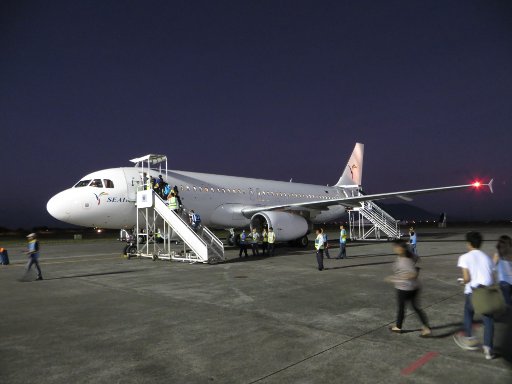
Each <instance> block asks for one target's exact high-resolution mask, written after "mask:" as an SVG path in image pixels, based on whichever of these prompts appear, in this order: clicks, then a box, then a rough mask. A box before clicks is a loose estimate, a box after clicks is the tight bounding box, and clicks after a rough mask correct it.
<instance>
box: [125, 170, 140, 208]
mask: <svg viewBox="0 0 512 384" xmlns="http://www.w3.org/2000/svg"><path fill="white" fill-rule="evenodd" d="M124 175H125V178H126V184H127V185H126V186H127V191H128V194H127V197H128V200H129V201H137V188H138V186H139V185H141V184H142V180H141V177H140V175H139V172H138V171H137V169H135V168H134V169H133V170H132V169H130V170H126V169H125V170H124Z"/></svg>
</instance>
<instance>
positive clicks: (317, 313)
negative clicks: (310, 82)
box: [0, 227, 512, 384]
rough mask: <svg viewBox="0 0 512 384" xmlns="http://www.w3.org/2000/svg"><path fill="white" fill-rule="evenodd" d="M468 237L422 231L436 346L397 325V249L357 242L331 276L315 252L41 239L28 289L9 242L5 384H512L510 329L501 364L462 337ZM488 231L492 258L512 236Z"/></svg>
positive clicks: (1, 357) (410, 317) (411, 322)
mask: <svg viewBox="0 0 512 384" xmlns="http://www.w3.org/2000/svg"><path fill="white" fill-rule="evenodd" d="M466 231H467V229H466V228H447V229H442V230H441V229H433V228H431V229H426V228H424V229H421V230H419V231H418V239H419V244H418V251H419V254H420V256H421V262H420V265H421V280H422V284H423V290H422V294H421V304H422V307H423V308H424V309H425V311H426V313H427V315H428V317H429V319H430V322H431V324H432V327H433V334H434V336H433V337H431V338H428V339H422V338H420V337H419V331H420V326H421V324H420V322H419V320H418V319H417V317H416V315H415V314H414V313H413V312H412V310H410V308H409V309H408V312H407V317H406V320H405V324H404V329H405V330H406V332H404V333H403V334H393V333H391V332H390V331H389V330H388V326H389V325H391V324H392V323H394V316H395V310H396V304H395V292H394V288H393V286H391V285H390V284H388V283H385V282H384V277H385V276H387V275H389V274H390V273H391V265H392V263H393V261H394V258H395V257H394V255H393V254H392V249H391V245H390V244H389V243H386V242H380V243H376V242H373V243H363V242H356V243H350V244H349V245H348V247H347V253H348V256H349V259H348V260H326V261H325V266H326V268H327V269H326V270H324V271H322V272H320V271H318V270H317V269H316V260H315V256H314V252H313V251H312V249H297V248H287V247H278V248H277V249H276V256H275V257H273V258H248V259H241V260H239V259H238V250H236V249H234V248H227V256H228V258H229V260H228V262H226V263H223V264H218V265H202V264H195V265H190V264H186V263H178V262H168V261H151V260H150V259H130V260H127V259H125V258H123V257H122V256H121V249H122V244H120V243H119V242H116V241H112V242H110V241H102V242H97V243H95V242H85V241H84V242H80V241H75V242H67V243H61V244H59V243H57V244H51V243H47V244H45V243H41V263H42V269H43V275H44V278H45V280H43V281H28V282H20V281H18V279H19V277H20V276H21V275H22V274H23V265H24V262H25V257H24V256H23V255H22V254H21V251H22V248H21V247H15V248H11V249H9V254H10V258H11V262H12V264H11V265H9V266H0V293H1V299H0V305H1V312H0V313H1V322H0V383H2V384H11V383H12V384H15V383H24V384H25V383H247V384H249V383H265V384H271V383H341V382H343V383H451V384H456V383H465V384H467V383H484V382H486V383H507V384H510V383H511V382H512V371H511V366H510V365H509V364H508V363H507V361H506V358H504V356H503V347H504V343H505V341H504V333H505V328H506V327H507V326H510V323H507V322H501V323H497V324H496V336H495V343H496V350H497V353H498V356H497V357H496V359H494V360H491V361H487V360H485V359H484V356H483V353H482V352H481V351H480V350H479V351H471V352H469V351H464V350H462V349H460V348H459V347H458V346H457V345H456V344H455V343H454V342H453V339H452V335H453V334H454V333H455V332H457V331H459V330H460V327H461V322H462V317H463V300H464V298H463V293H462V292H463V291H462V287H461V286H460V285H458V283H457V278H458V277H460V271H459V270H458V268H457V267H456V263H457V258H458V256H459V255H460V254H462V253H464V252H465V243H464V241H463V238H464V233H465V232H466ZM482 232H483V233H484V237H485V238H486V240H487V241H486V243H485V244H484V247H483V249H484V251H486V252H488V253H489V254H492V253H493V250H494V245H495V240H497V238H498V236H499V235H501V234H507V233H508V234H510V232H511V228H510V227H509V228H496V227H491V228H486V229H484V230H483V231H482ZM330 238H336V235H335V234H334V233H333V234H332V235H331V236H330ZM331 246H332V248H331V257H334V256H336V254H337V244H336V242H333V243H332V245H331ZM33 277H35V276H32V277H31V280H32V278H33ZM475 332H476V335H477V336H478V337H480V338H481V337H482V327H481V325H480V324H479V323H478V322H477V323H476V324H475ZM500 350H501V351H502V352H501V355H500Z"/></svg>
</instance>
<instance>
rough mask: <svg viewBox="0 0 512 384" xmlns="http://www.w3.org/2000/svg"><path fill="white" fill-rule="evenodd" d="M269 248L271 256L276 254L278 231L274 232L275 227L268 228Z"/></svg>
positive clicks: (268, 251) (268, 252)
mask: <svg viewBox="0 0 512 384" xmlns="http://www.w3.org/2000/svg"><path fill="white" fill-rule="evenodd" d="M267 236H268V248H267V254H268V255H269V256H274V255H275V252H274V249H275V244H276V233H275V232H274V228H272V227H270V228H269V229H268V235H267Z"/></svg>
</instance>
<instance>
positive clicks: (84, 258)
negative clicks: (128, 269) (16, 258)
mask: <svg viewBox="0 0 512 384" xmlns="http://www.w3.org/2000/svg"><path fill="white" fill-rule="evenodd" d="M100 255H104V256H112V255H118V256H117V257H88V256H87V255H85V256H69V257H54V258H52V259H44V261H40V262H39V263H40V264H41V265H52V264H64V263H83V262H85V261H93V260H112V259H118V258H119V259H122V258H123V256H122V255H120V256H119V253H117V252H116V253H104V254H98V255H95V256H100ZM76 258H82V260H68V259H76ZM47 260H50V261H49V262H48V261H47ZM52 260H61V261H52ZM26 264H27V263H26V262H15V263H11V264H10V266H11V268H12V267H24V266H25V265H26Z"/></svg>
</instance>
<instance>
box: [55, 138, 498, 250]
mask: <svg viewBox="0 0 512 384" xmlns="http://www.w3.org/2000/svg"><path fill="white" fill-rule="evenodd" d="M363 155H364V145H363V144H361V143H356V145H355V147H354V150H353V152H352V154H351V156H350V158H349V160H348V162H347V164H346V166H345V168H344V171H343V173H342V175H341V177H340V178H339V180H338V182H337V183H336V184H335V185H334V186H323V185H311V184H303V183H294V182H291V181H290V182H284V181H274V180H262V179H252V178H247V177H234V176H223V175H216V174H206V173H196V172H185V171H172V170H169V171H167V170H165V172H164V171H162V170H161V169H160V170H159V169H150V170H148V173H149V174H150V175H151V176H153V177H154V178H157V177H158V176H159V174H162V176H163V178H164V180H165V181H166V182H167V183H169V185H171V186H177V188H178V190H179V194H180V196H181V199H182V202H183V205H184V206H186V207H187V208H188V209H194V210H195V211H196V212H200V214H201V217H202V223H203V225H205V226H208V227H211V228H217V229H228V230H231V233H232V236H231V237H230V240H231V242H233V241H234V239H235V237H234V231H233V229H240V228H246V227H257V228H261V227H262V226H263V225H267V226H269V227H273V228H274V231H275V232H276V235H277V239H278V240H279V241H298V242H299V244H301V245H303V246H306V245H307V243H308V239H307V234H308V233H309V231H310V230H311V227H312V225H314V224H319V223H324V222H329V221H333V220H336V219H339V218H340V217H341V216H342V215H343V214H344V213H345V211H346V210H347V209H350V208H353V207H357V206H360V205H361V204H362V203H364V202H370V201H376V200H382V199H388V198H394V197H395V198H396V197H398V198H408V197H410V196H414V195H418V194H424V193H434V192H443V191H451V190H456V189H462V188H479V187H482V186H484V185H486V186H488V187H489V188H490V189H491V191H492V180H491V181H490V182H489V183H488V184H482V183H480V182H474V183H472V184H465V185H456V186H447V187H438V188H428V189H418V190H409V191H400V192H390V193H379V194H369V195H364V194H362V193H361V184H362V174H363ZM140 159H141V158H139V159H133V160H132V162H134V163H136V164H138V163H139V162H140ZM164 173H165V174H164ZM143 177H144V176H143V174H142V172H141V169H140V168H138V167H137V166H135V167H123V168H112V169H104V170H100V171H97V172H93V173H90V174H88V175H86V176H84V177H83V178H81V179H80V181H79V182H78V183H76V184H75V185H74V186H73V187H71V188H69V189H66V190H64V191H62V192H60V193H58V194H57V195H55V196H53V197H52V198H51V199H50V200H49V201H48V204H47V210H48V212H49V213H50V214H51V215H52V216H53V217H55V218H56V219H58V220H61V221H64V222H66V223H70V224H75V225H80V226H86V227H100V228H115V229H121V228H124V229H131V228H134V227H135V225H136V206H135V202H136V200H137V190H138V189H139V190H140V189H141V186H142V185H143V184H144V180H143Z"/></svg>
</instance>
